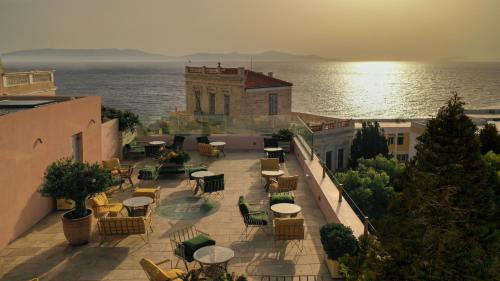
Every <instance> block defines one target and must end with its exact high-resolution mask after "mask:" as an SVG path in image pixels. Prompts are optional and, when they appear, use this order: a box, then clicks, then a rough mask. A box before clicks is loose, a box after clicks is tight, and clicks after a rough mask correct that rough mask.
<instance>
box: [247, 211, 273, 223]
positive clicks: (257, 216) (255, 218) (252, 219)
mask: <svg viewBox="0 0 500 281" xmlns="http://www.w3.org/2000/svg"><path fill="white" fill-rule="evenodd" d="M248 217H249V220H248V221H247V222H246V223H247V224H250V225H267V221H268V219H269V218H268V216H267V213H264V212H258V213H254V214H250V215H249V216H248Z"/></svg>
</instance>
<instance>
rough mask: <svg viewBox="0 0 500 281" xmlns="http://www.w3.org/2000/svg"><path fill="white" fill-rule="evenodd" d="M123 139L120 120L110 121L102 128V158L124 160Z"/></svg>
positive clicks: (103, 124)
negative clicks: (119, 125)
mask: <svg viewBox="0 0 500 281" xmlns="http://www.w3.org/2000/svg"><path fill="white" fill-rule="evenodd" d="M122 151H123V150H122V138H121V132H120V131H119V130H118V119H113V120H109V121H107V122H104V123H102V126H101V158H102V159H103V160H107V159H110V158H115V157H117V158H120V159H121V158H122Z"/></svg>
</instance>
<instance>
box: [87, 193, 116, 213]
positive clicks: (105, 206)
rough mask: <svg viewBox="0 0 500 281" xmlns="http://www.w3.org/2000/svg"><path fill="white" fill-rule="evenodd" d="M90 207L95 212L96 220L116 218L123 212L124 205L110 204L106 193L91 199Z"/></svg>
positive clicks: (98, 194)
mask: <svg viewBox="0 0 500 281" xmlns="http://www.w3.org/2000/svg"><path fill="white" fill-rule="evenodd" d="M89 205H90V206H91V208H92V211H93V212H94V217H95V218H100V217H104V216H109V217H116V216H118V214H120V212H121V211H122V210H123V204H122V203H109V200H108V196H106V193H104V192H100V193H96V194H94V195H93V196H92V197H90V198H89Z"/></svg>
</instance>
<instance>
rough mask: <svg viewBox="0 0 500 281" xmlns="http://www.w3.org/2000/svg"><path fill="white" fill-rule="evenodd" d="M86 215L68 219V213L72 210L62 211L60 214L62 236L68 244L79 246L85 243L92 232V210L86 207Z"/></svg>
mask: <svg viewBox="0 0 500 281" xmlns="http://www.w3.org/2000/svg"><path fill="white" fill-rule="evenodd" d="M87 211H88V215H87V216H85V217H83V218H78V219H69V218H68V217H71V216H70V215H69V214H70V213H71V212H73V211H69V212H67V213H64V215H63V216H62V218H61V219H62V224H63V231H64V236H66V240H68V242H69V244H71V245H73V246H79V245H83V244H87V243H88V242H89V239H90V235H91V234H92V210H90V209H87Z"/></svg>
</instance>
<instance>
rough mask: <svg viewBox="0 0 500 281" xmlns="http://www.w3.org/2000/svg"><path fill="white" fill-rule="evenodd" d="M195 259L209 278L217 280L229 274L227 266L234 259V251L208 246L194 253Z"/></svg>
mask: <svg viewBox="0 0 500 281" xmlns="http://www.w3.org/2000/svg"><path fill="white" fill-rule="evenodd" d="M193 257H194V259H195V260H196V261H198V263H199V264H200V266H201V268H202V270H203V271H204V272H205V274H206V275H207V276H208V277H212V278H215V277H217V276H219V275H220V274H221V273H224V272H227V264H228V263H229V261H230V260H231V259H232V258H234V251H233V250H232V249H230V248H226V247H221V246H207V247H203V248H200V249H198V250H197V251H196V252H194V255H193Z"/></svg>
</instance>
